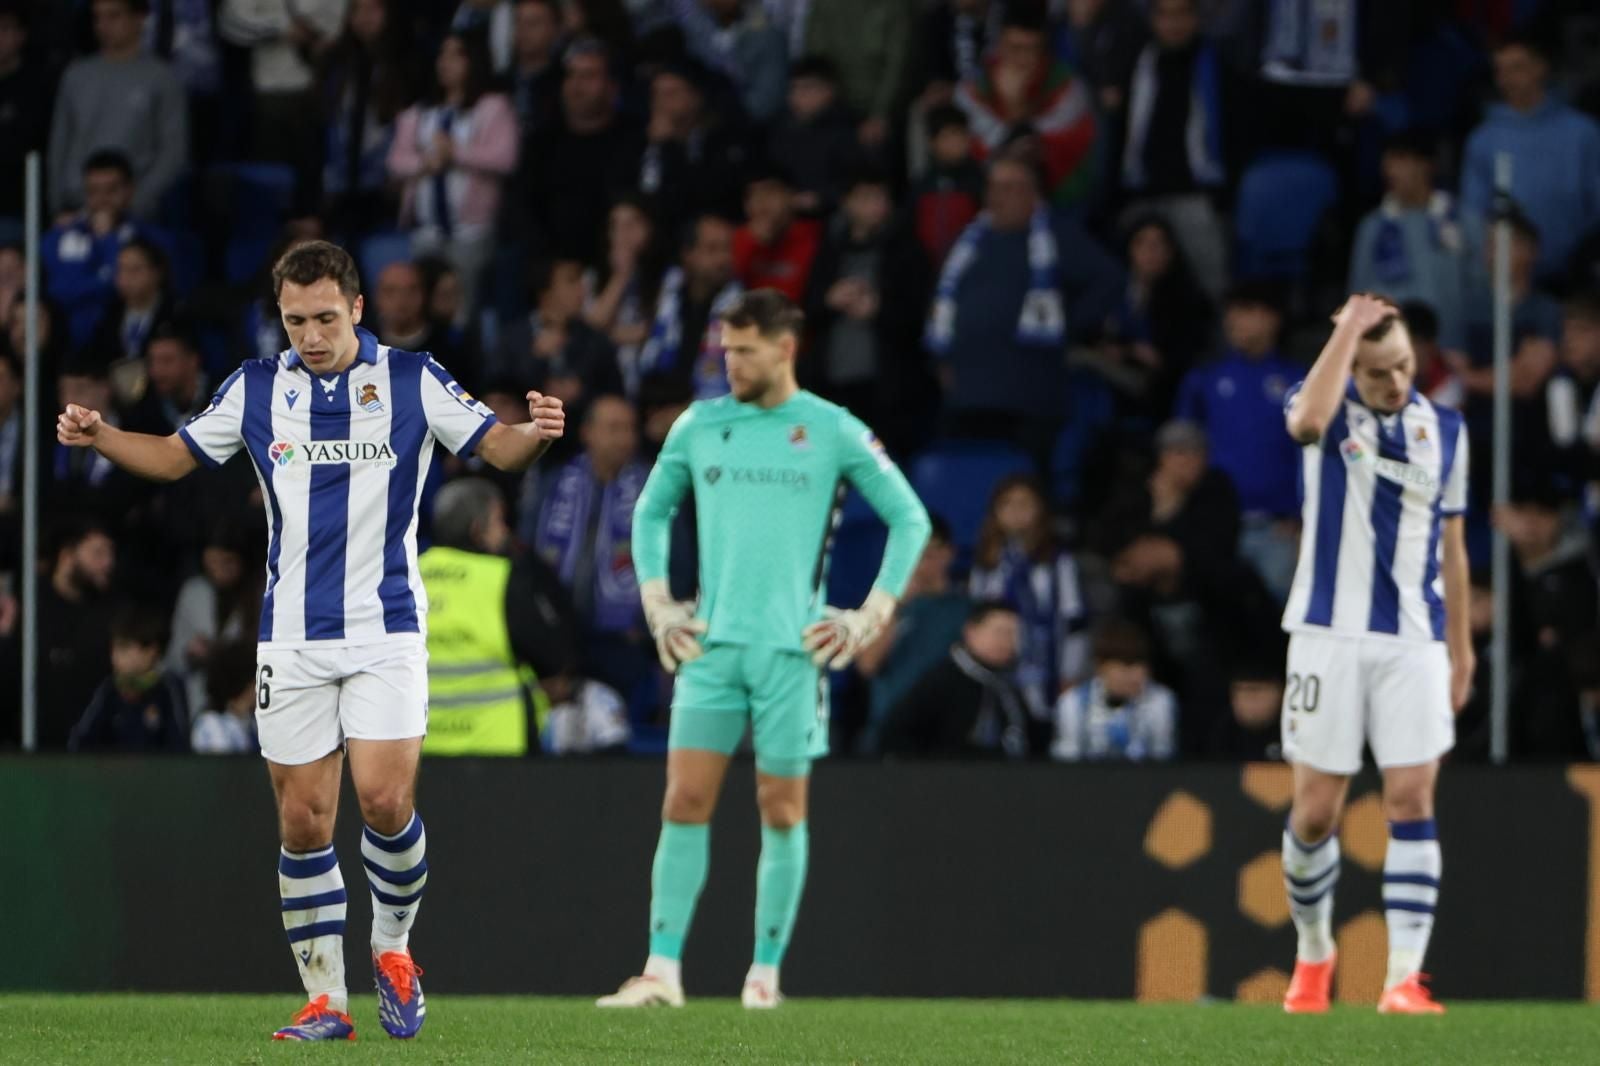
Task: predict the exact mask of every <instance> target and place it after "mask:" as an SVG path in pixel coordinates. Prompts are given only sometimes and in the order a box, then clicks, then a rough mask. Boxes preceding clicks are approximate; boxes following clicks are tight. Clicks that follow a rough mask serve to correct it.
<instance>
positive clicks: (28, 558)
mask: <svg viewBox="0 0 1600 1066" xmlns="http://www.w3.org/2000/svg"><path fill="white" fill-rule="evenodd" d="M25 175H26V180H27V186H28V200H27V211H28V217H27V226H28V231H27V242H28V243H27V254H28V302H27V306H26V307H25V308H24V310H23V313H24V315H26V328H27V334H26V340H25V342H24V344H23V348H24V349H25V351H26V365H25V366H24V367H23V374H22V380H23V386H22V565H21V566H20V567H18V571H19V572H20V574H21V576H22V748H23V750H24V751H33V750H35V749H36V748H37V747H38V746H39V389H40V385H41V382H40V380H39V375H40V366H39V229H40V226H41V225H42V224H43V222H42V213H43V203H42V199H41V193H42V192H43V190H42V188H41V186H40V179H39V153H38V152H29V153H28V159H27V163H26V168H25Z"/></svg>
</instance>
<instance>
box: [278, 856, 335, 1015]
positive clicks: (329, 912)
mask: <svg viewBox="0 0 1600 1066" xmlns="http://www.w3.org/2000/svg"><path fill="white" fill-rule="evenodd" d="M278 895H279V898H280V900H281V902H282V906H281V910H282V912H283V929H284V932H285V933H286V934H287V935H288V938H289V947H290V949H291V950H292V951H293V952H294V961H295V965H296V966H298V967H299V969H300V981H301V983H302V984H304V985H305V989H306V998H307V999H308V1000H314V999H316V998H317V997H318V996H324V995H325V996H327V997H328V1006H329V1007H330V1008H331V1009H333V1010H336V1011H339V1012H340V1013H343V1012H345V1011H346V1010H348V1009H349V994H348V993H347V992H346V990H345V983H344V918H345V905H346V897H345V891H344V876H343V875H342V874H341V873H340V872H339V860H338V858H337V857H336V856H335V855H334V853H333V845H332V844H329V845H328V846H327V847H325V848H319V849H317V850H316V851H307V852H294V851H289V850H287V849H281V850H280V851H279V852H278Z"/></svg>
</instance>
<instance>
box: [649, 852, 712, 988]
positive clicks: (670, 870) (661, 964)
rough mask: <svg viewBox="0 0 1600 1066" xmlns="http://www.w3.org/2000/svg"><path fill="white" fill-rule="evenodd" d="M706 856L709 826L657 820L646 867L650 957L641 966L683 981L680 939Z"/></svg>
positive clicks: (691, 911)
mask: <svg viewBox="0 0 1600 1066" xmlns="http://www.w3.org/2000/svg"><path fill="white" fill-rule="evenodd" d="M710 861H711V826H709V825H693V824H690V823H686V822H662V823H661V839H660V840H659V841H657V843H656V857H655V862H654V863H653V864H652V865H651V867H650V958H649V960H648V961H647V962H646V963H645V968H644V972H645V974H646V975H648V976H650V977H658V978H660V979H661V980H663V981H666V982H668V983H670V984H675V985H679V984H682V983H683V977H682V972H681V964H682V959H683V941H684V938H685V937H687V936H688V935H689V923H690V922H692V921H693V920H694V909H695V905H696V904H697V903H698V902H699V901H700V890H701V889H702V888H703V887H705V883H706V870H707V868H708V867H709V865H710Z"/></svg>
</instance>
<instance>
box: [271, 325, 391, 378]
mask: <svg viewBox="0 0 1600 1066" xmlns="http://www.w3.org/2000/svg"><path fill="white" fill-rule="evenodd" d="M356 341H357V342H358V346H357V348H356V362H358V363H366V364H368V365H369V366H376V365H377V362H378V338H377V337H374V336H373V335H372V334H371V333H369V332H368V331H366V330H364V329H362V328H361V327H360V326H357V327H356ZM298 367H305V368H306V370H307V371H310V370H311V368H310V367H308V366H306V364H305V360H303V359H301V358H300V353H299V352H297V351H295V350H294V349H293V348H290V349H289V369H290V370H294V369H296V368H298Z"/></svg>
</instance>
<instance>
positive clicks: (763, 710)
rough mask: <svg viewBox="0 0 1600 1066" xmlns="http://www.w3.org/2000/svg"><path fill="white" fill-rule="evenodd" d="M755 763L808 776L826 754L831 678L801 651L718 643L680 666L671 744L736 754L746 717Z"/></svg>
mask: <svg viewBox="0 0 1600 1066" xmlns="http://www.w3.org/2000/svg"><path fill="white" fill-rule="evenodd" d="M747 723H748V724H749V726H750V732H751V734H752V738H753V741H754V746H755V751H756V769H758V770H760V771H761V772H762V773H764V774H772V775H774V776H776V777H804V776H805V775H806V774H808V773H810V772H811V760H813V759H817V758H821V757H822V756H824V755H826V754H828V677H827V675H826V674H825V673H823V672H822V670H820V669H819V668H818V667H816V666H814V665H813V664H812V662H811V658H810V657H809V656H808V655H806V654H805V653H804V652H799V651H784V650H781V649H778V648H769V647H762V646H759V645H749V644H713V645H711V646H710V647H708V648H706V652H705V654H704V655H702V656H700V658H698V659H695V660H694V661H693V662H688V663H685V664H684V665H683V666H682V667H680V668H679V670H678V680H677V683H676V684H675V685H674V687H673V691H672V725H671V728H670V730H669V732H668V734H667V747H669V748H674V749H675V748H695V749H698V750H702V751H718V752H721V753H722V754H724V755H732V754H733V753H734V752H735V751H736V750H738V747H739V742H740V741H741V740H743V739H744V731H745V726H746V724H747Z"/></svg>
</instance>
